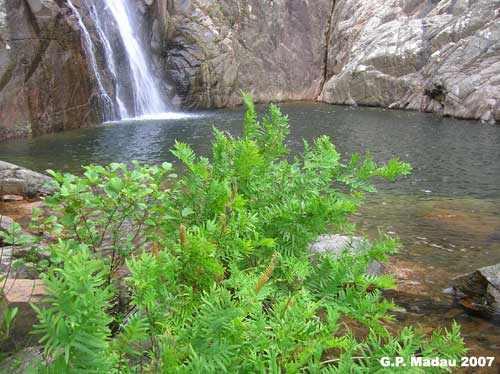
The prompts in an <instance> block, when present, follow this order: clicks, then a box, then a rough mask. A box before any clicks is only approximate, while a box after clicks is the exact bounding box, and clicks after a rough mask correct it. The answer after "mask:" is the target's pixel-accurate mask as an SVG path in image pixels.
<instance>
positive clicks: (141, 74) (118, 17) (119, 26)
mask: <svg viewBox="0 0 500 374" xmlns="http://www.w3.org/2000/svg"><path fill="white" fill-rule="evenodd" d="M101 1H102V3H101ZM66 2H67V4H68V7H69V8H70V9H71V11H72V12H73V14H74V16H75V17H76V19H77V21H78V25H79V27H80V30H81V33H82V44H83V47H84V49H85V51H86V53H87V56H88V60H89V68H90V69H91V72H92V74H93V76H94V77H95V80H96V82H97V86H98V90H99V96H100V99H101V101H102V103H103V107H104V119H105V121H109V120H113V119H114V109H113V101H112V100H111V99H110V97H109V95H108V94H107V92H106V89H105V87H104V84H103V81H102V77H101V73H100V72H99V65H98V63H97V58H96V54H95V50H94V49H95V48H94V44H93V42H92V38H91V36H90V33H89V31H88V29H87V27H86V26H85V23H84V22H83V20H82V16H81V15H80V13H79V12H78V10H77V9H76V7H75V6H74V5H73V3H72V2H71V0H66ZM95 2H97V4H99V5H100V6H97V4H96V3H95ZM129 2H130V3H131V2H132V1H130V0H83V1H82V3H83V4H84V5H85V7H86V8H87V9H88V12H89V16H90V17H91V18H92V21H93V24H94V26H95V35H94V36H95V37H97V39H98V40H99V42H100V44H102V47H103V50H104V63H105V65H106V66H105V67H106V69H107V71H108V72H110V73H111V74H112V75H113V78H114V82H115V84H116V90H115V93H116V104H117V107H118V112H119V114H120V117H121V118H122V119H125V118H130V117H131V116H135V117H143V118H145V117H155V116H156V117H158V116H160V115H161V117H162V118H164V117H165V115H166V116H167V117H176V116H177V114H176V113H166V112H168V106H167V105H166V104H165V102H164V101H163V100H162V97H161V94H160V91H159V89H158V87H157V85H156V82H155V78H154V77H153V74H152V72H151V69H150V64H149V61H148V59H147V57H146V56H147V54H146V53H145V48H144V46H143V45H142V43H141V39H140V37H139V36H138V33H137V32H136V31H135V30H136V28H134V27H135V24H136V23H135V22H134V9H133V8H132V5H131V4H130V3H129ZM102 5H104V9H103V7H102ZM110 18H112V19H113V20H114V21H115V22H114V23H112V22H110ZM115 27H116V29H113V28H115ZM116 31H118V34H119V36H120V39H121V41H122V44H123V48H124V52H125V54H126V56H127V60H128V61H127V62H128V65H129V67H130V85H129V84H127V83H129V82H122V81H121V78H123V77H120V76H119V74H118V69H117V56H119V54H117V53H115V52H116V51H114V50H113V47H114V45H113V46H112V44H111V42H110V38H109V35H112V33H113V32H116ZM130 91H131V92H130ZM125 97H127V98H130V97H132V98H133V102H134V103H133V105H134V107H133V108H127V107H126V106H125V104H124V103H126V102H129V101H130V100H126V99H124V98H125Z"/></svg>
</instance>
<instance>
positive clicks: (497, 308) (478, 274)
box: [445, 263, 500, 316]
mask: <svg viewBox="0 0 500 374" xmlns="http://www.w3.org/2000/svg"><path fill="white" fill-rule="evenodd" d="M445 291H447V292H451V293H452V294H453V295H454V296H455V297H457V298H458V300H459V302H460V304H462V305H463V306H464V307H465V308H467V309H469V310H472V311H474V312H479V313H483V314H486V315H489V316H500V263H499V264H496V265H492V266H487V267H484V268H481V269H478V270H476V271H474V272H472V273H469V274H465V275H460V276H458V277H456V278H454V279H453V280H452V281H451V289H447V290H445Z"/></svg>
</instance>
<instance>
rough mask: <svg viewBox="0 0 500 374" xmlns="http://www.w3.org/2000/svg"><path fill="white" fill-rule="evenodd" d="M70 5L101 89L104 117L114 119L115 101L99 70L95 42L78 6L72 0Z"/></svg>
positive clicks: (93, 72) (68, 1) (100, 97)
mask: <svg viewBox="0 0 500 374" xmlns="http://www.w3.org/2000/svg"><path fill="white" fill-rule="evenodd" d="M67 4H68V7H69V8H70V9H71V11H72V12H73V15H74V16H75V17H76V20H77V22H78V26H79V27H80V31H81V33H82V36H83V38H82V44H83V48H84V50H85V52H86V53H87V58H88V60H89V62H90V66H89V67H90V69H91V73H92V74H93V75H94V78H95V80H96V82H97V89H98V90H99V99H100V100H101V103H102V107H103V117H104V121H109V120H112V119H114V113H113V112H114V110H113V101H112V100H111V98H110V97H109V95H108V93H107V92H106V89H105V88H104V84H103V82H102V77H101V73H100V72H99V67H98V65H97V59H96V56H95V51H94V44H93V43H92V39H91V38H90V34H89V31H88V30H87V27H86V26H85V24H84V23H83V20H82V17H81V16H80V13H78V10H77V9H76V7H75V6H74V5H73V3H72V2H71V0H67Z"/></svg>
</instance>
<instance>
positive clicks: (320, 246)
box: [311, 235, 386, 275]
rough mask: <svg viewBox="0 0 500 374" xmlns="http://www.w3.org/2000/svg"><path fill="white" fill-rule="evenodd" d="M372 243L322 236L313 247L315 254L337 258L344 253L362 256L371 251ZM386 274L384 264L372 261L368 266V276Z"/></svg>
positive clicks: (350, 237)
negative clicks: (332, 255) (364, 252)
mask: <svg viewBox="0 0 500 374" xmlns="http://www.w3.org/2000/svg"><path fill="white" fill-rule="evenodd" d="M370 247H371V243H370V241H369V240H368V239H365V238H362V237H357V236H346V235H322V236H320V237H318V239H317V240H316V241H315V242H314V243H313V244H312V245H311V252H312V253H314V254H323V253H333V254H335V255H337V256H340V255H342V253H344V252H346V251H347V252H349V253H352V254H360V253H362V252H363V251H367V250H369V249H370ZM385 272H386V269H385V267H384V265H383V264H381V263H380V262H379V261H372V262H371V263H370V265H369V266H368V270H367V274H370V275H380V274H383V273H385Z"/></svg>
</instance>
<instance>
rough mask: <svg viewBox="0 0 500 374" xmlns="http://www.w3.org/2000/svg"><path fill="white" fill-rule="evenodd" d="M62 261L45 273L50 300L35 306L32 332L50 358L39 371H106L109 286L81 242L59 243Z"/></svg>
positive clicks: (108, 363) (108, 364)
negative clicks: (40, 306) (43, 304)
mask: <svg viewBox="0 0 500 374" xmlns="http://www.w3.org/2000/svg"><path fill="white" fill-rule="evenodd" d="M59 249H60V253H61V257H62V258H63V260H64V264H63V265H62V266H61V267H54V268H52V269H51V270H50V272H49V273H48V274H47V275H46V276H45V277H44V283H45V286H46V290H47V292H48V294H49V295H50V297H49V298H48V299H47V300H46V301H47V302H49V303H50V306H49V307H48V308H46V309H44V310H40V309H38V308H37V307H36V306H33V307H34V308H35V310H36V311H37V313H38V318H39V320H40V324H39V325H37V326H36V329H35V333H38V334H42V335H43V337H42V338H41V340H40V342H41V343H44V345H45V354H46V355H47V356H48V357H50V359H51V362H49V363H48V365H47V366H45V367H44V368H43V370H42V369H41V372H42V373H58V372H61V370H66V371H65V372H71V373H75V374H78V373H82V374H83V373H96V374H97V373H108V372H109V370H110V368H111V367H112V365H113V362H112V360H111V357H110V356H109V354H107V353H109V342H108V338H109V336H110V329H109V327H108V326H109V324H110V322H111V317H110V316H109V315H108V314H107V313H106V311H105V310H106V308H107V307H108V306H109V300H110V298H111V295H112V294H111V292H110V289H109V287H107V286H105V281H106V276H107V274H106V273H105V271H104V270H103V264H102V262H100V261H98V260H96V259H94V258H92V257H91V254H90V252H89V250H88V247H87V246H86V245H85V244H77V243H75V242H73V241H67V242H65V243H64V244H61V246H60V248H59Z"/></svg>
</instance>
